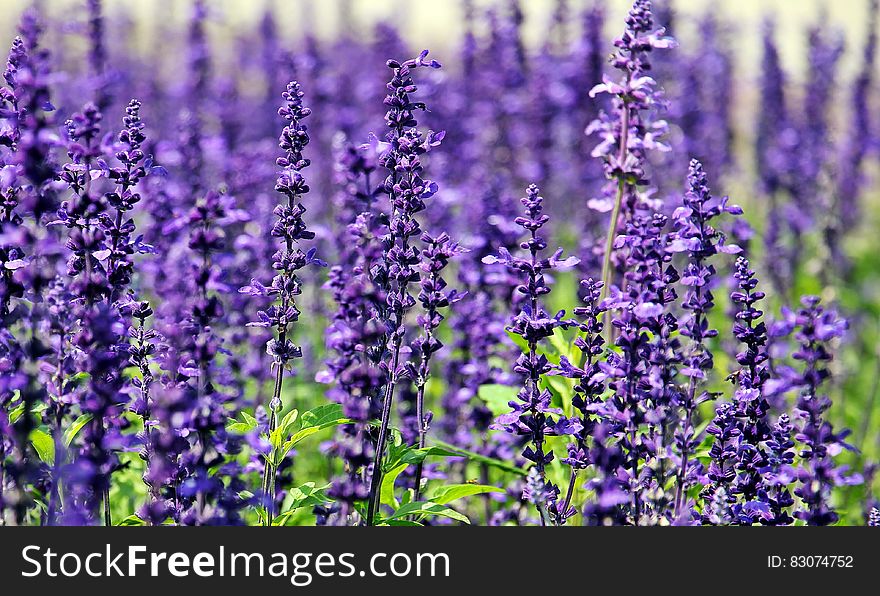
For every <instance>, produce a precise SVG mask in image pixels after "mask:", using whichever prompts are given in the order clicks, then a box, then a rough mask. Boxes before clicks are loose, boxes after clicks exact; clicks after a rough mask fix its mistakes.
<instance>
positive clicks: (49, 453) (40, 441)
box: [30, 429, 55, 466]
mask: <svg viewBox="0 0 880 596" xmlns="http://www.w3.org/2000/svg"><path fill="white" fill-rule="evenodd" d="M30 439H31V445H33V446H34V450H35V451H36V452H37V455H38V456H39V457H40V459H41V460H42V461H43V463H45V464H48V465H50V466H51V465H54V463H55V440H54V439H52V436H51V435H50V434H49V433H45V432H43V431H41V430H39V429H35V430H32V431H31V435H30Z"/></svg>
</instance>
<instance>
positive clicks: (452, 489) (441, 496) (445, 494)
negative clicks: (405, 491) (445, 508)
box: [430, 484, 504, 505]
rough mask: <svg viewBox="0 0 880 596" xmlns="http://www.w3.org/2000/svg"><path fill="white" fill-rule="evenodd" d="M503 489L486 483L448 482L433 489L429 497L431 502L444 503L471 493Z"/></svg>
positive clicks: (476, 493) (495, 491) (498, 491)
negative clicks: (432, 493)
mask: <svg viewBox="0 0 880 596" xmlns="http://www.w3.org/2000/svg"><path fill="white" fill-rule="evenodd" d="M503 492H504V491H503V490H502V489H500V488H498V487H497V486H489V485H488V484H450V485H445V486H440V487H438V488H437V490H435V491H434V495H433V496H432V497H431V499H430V500H431V502H432V503H437V504H439V505H446V504H447V503H451V502H452V501H455V500H456V499H461V498H463V497H470V496H473V495H482V494H485V493H503Z"/></svg>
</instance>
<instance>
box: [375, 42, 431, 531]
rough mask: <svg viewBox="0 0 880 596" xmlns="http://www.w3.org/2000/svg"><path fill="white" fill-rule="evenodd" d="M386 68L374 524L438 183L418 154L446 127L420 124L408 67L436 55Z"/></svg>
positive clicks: (393, 63) (428, 64)
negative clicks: (384, 276)
mask: <svg viewBox="0 0 880 596" xmlns="http://www.w3.org/2000/svg"><path fill="white" fill-rule="evenodd" d="M387 65H388V68H390V69H391V70H392V72H393V75H392V77H391V80H390V81H389V82H388V86H387V87H388V95H387V96H386V97H385V105H386V106H387V107H388V111H387V112H386V114H385V124H386V125H387V126H388V128H390V129H391V130H390V132H389V133H388V134H387V135H386V141H387V143H388V148H387V149H386V150H385V152H384V154H382V156H381V158H380V161H381V163H382V166H383V167H384V168H385V169H386V170H387V171H388V176H387V177H386V178H385V182H384V185H383V191H384V192H385V193H386V194H387V195H388V197H389V201H390V207H391V217H390V220H389V223H388V233H387V234H386V235H385V237H384V238H383V239H382V243H383V247H384V252H385V260H386V262H387V267H388V279H389V291H388V295H387V309H386V313H385V314H386V321H385V325H386V332H387V346H386V348H385V358H384V360H383V362H382V367H383V369H384V371H385V373H386V374H387V375H388V379H387V384H386V385H385V391H384V395H383V397H382V419H381V422H380V426H379V435H378V437H377V439H376V453H375V456H374V459H373V471H372V477H371V479H370V498H369V501H368V503H367V520H366V523H367V525H368V526H371V525H373V523H374V521H375V518H376V514H377V512H378V508H379V488H380V486H381V483H382V457H383V455H384V453H385V446H386V443H387V441H388V425H389V423H390V419H391V407H392V403H393V400H394V389H395V386H396V385H397V384H398V383H399V382H400V380H401V378H402V377H403V375H404V373H405V372H406V367H405V366H404V365H402V363H401V362H400V355H401V347H402V346H403V341H404V335H405V333H406V326H405V322H404V319H405V317H406V315H407V313H408V312H409V311H410V310H411V309H412V307H413V306H415V302H416V301H415V298H414V297H413V296H412V295H411V294H410V290H409V286H410V284H411V283H413V282H416V281H418V280H419V274H418V271H417V270H416V267H417V266H418V264H419V253H418V250H417V249H416V248H415V247H414V246H412V244H411V238H413V237H415V236H418V235H419V234H421V227H420V225H419V222H418V220H417V219H416V215H417V214H418V213H420V212H421V211H423V210H424V209H425V200H426V199H429V198H431V197H432V196H434V194H435V193H436V192H437V184H436V183H435V182H433V181H431V180H427V179H424V178H422V174H421V173H422V164H421V160H420V156H421V155H423V154H424V153H427V152H428V151H430V150H431V148H433V147H436V146H437V145H439V144H440V141H442V140H443V136H444V133H442V132H440V133H434V132H432V131H429V132H427V133H423V132H422V131H420V130H419V129H418V120H417V119H416V117H415V113H416V112H417V111H419V110H425V109H426V106H425V104H424V103H422V102H414V101H412V99H411V98H410V95H412V94H413V93H415V92H416V91H417V90H418V87H416V85H415V81H414V80H413V78H412V71H413V70H415V69H417V68H420V67H428V68H440V63H439V62H437V61H436V60H428V51H427V50H424V51H422V53H420V54H419V55H418V57H416V58H414V59H411V60H406V61H404V62H398V61H397V60H389V61H388V62H387Z"/></svg>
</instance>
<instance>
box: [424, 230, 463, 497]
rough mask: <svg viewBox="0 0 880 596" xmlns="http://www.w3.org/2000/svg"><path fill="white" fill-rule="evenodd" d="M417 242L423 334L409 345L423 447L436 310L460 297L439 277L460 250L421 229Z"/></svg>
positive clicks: (437, 347)
mask: <svg viewBox="0 0 880 596" xmlns="http://www.w3.org/2000/svg"><path fill="white" fill-rule="evenodd" d="M421 241H422V242H423V243H424V245H425V248H423V249H422V263H421V266H420V268H421V270H422V279H421V281H420V282H419V286H420V289H421V291H420V292H419V302H421V304H422V308H423V309H424V312H423V313H422V314H420V315H419V317H418V322H419V324H420V325H421V327H422V330H423V333H422V335H420V336H419V337H418V338H417V339H416V340H415V341H414V342H413V347H414V348H415V352H416V353H417V354H418V356H419V363H418V367H417V368H416V369H415V371H413V372H414V374H413V378H414V380H415V386H416V419H417V422H418V433H419V441H418V446H419V448H420V449H422V448H424V447H425V437H426V435H427V434H428V426H429V425H430V422H431V418H432V415H431V413H430V412H425V387H426V386H427V384H428V378H429V376H430V374H431V357H432V356H433V355H434V354H435V353H436V352H438V351H439V350H440V349H441V348H442V347H443V342H441V341H440V339H439V338H438V337H437V330H438V329H439V327H440V324H441V323H442V322H443V319H444V316H443V314H441V312H440V309H443V308H446V307H448V306H449V305H450V304H452V303H454V302H457V301H458V300H460V299H461V295H460V294H459V293H458V292H456V291H455V290H448V289H447V286H448V284H447V283H446V280H445V279H443V277H442V274H443V270H444V269H445V268H446V266H447V265H448V264H449V260H450V259H452V258H453V257H454V256H455V255H456V254H459V253H461V252H462V251H463V249H462V248H461V247H460V246H458V244H456V243H455V242H453V241H452V239H451V238H450V237H449V234H446V233H445V232H444V233H442V234H440V235H438V236H436V237H435V236H431V235H430V234H429V233H427V232H425V233H423V234H422V237H421ZM423 466H424V462H423V461H420V462H419V463H418V464H417V465H416V472H415V480H414V487H415V499H414V500H416V501H418V500H419V497H420V495H421V492H422V471H423Z"/></svg>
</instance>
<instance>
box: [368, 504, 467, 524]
mask: <svg viewBox="0 0 880 596" xmlns="http://www.w3.org/2000/svg"><path fill="white" fill-rule="evenodd" d="M411 515H412V516H415V517H416V518H417V519H418V518H425V517H427V516H429V515H435V516H438V517H448V518H450V519H454V520H456V521H460V522H462V523H465V524H469V523H471V522H470V520H469V519H468V518H467V516H466V515H464V514H461V513H459V512H458V511H455V510H454V509H450V508H449V507H446V506H444V505H441V504H439V503H431V502H430V501H416V502H414V503H407V504H406V505H401V506H400V507H399V508H398V509H397V511H395V512H394V513H392V514H391V515H390V516H388V517H387V518H385V520H384V521H385V522H386V523H390V522H391V521H392V520H400V519H405V518H407V517H409V516H411Z"/></svg>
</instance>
